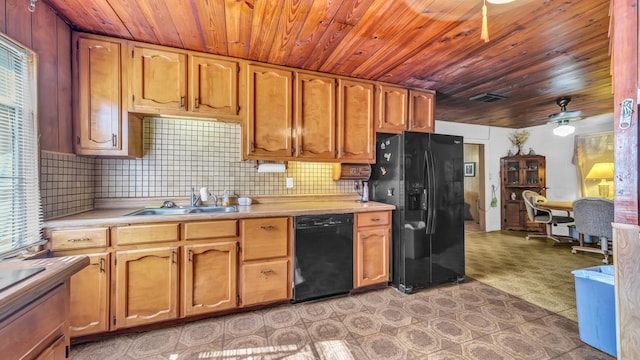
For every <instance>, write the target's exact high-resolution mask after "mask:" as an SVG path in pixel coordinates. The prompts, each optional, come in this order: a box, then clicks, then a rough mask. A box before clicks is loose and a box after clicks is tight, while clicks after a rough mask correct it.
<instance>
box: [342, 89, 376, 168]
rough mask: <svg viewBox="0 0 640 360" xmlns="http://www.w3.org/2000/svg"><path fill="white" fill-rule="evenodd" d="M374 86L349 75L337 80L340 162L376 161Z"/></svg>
mask: <svg viewBox="0 0 640 360" xmlns="http://www.w3.org/2000/svg"><path fill="white" fill-rule="evenodd" d="M373 94H374V86H373V84H372V83H368V82H364V81H355V80H349V79H343V78H341V79H339V80H338V128H337V130H338V131H337V133H338V159H339V160H340V161H341V162H356V163H358V162H359V163H362V162H367V163H373V162H375V133H374V128H373V126H374V124H373V119H374V115H373V113H374V109H373V104H374V99H373Z"/></svg>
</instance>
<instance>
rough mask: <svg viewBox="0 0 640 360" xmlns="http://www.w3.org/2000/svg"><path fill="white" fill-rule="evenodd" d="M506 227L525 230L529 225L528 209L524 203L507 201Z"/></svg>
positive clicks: (505, 209) (505, 208) (505, 205)
mask: <svg viewBox="0 0 640 360" xmlns="http://www.w3.org/2000/svg"><path fill="white" fill-rule="evenodd" d="M503 219H504V225H505V228H507V229H512V230H524V229H525V228H526V224H527V215H526V209H524V203H523V202H522V201H511V200H509V201H506V202H505V204H504V216H503Z"/></svg>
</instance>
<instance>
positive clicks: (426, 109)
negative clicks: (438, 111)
mask: <svg viewBox="0 0 640 360" xmlns="http://www.w3.org/2000/svg"><path fill="white" fill-rule="evenodd" d="M434 110H435V95H434V94H433V93H432V92H427V91H419V90H409V130H411V131H419V132H428V133H432V132H433V131H434V115H433V113H434Z"/></svg>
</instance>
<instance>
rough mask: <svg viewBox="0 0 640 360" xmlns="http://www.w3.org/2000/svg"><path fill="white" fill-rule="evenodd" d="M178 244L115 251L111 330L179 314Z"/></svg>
mask: <svg viewBox="0 0 640 360" xmlns="http://www.w3.org/2000/svg"><path fill="white" fill-rule="evenodd" d="M178 257H179V254H178V247H177V246H170V247H162V248H150V249H141V250H122V251H116V252H115V254H114V265H115V266H114V268H115V275H114V276H115V284H116V285H115V289H114V294H113V304H112V306H113V309H114V311H113V315H112V325H113V328H114V329H120V328H124V327H131V326H136V325H143V324H149V323H153V322H157V321H161V320H169V319H174V318H177V317H178Z"/></svg>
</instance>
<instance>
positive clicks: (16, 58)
mask: <svg viewBox="0 0 640 360" xmlns="http://www.w3.org/2000/svg"><path fill="white" fill-rule="evenodd" d="M0 52H2V53H0V60H4V61H1V62H0V67H2V69H0V70H3V71H0V77H1V78H0V81H4V83H5V85H4V86H5V88H2V89H0V107H2V108H0V158H1V157H2V156H3V154H6V158H5V160H7V161H5V164H3V165H2V166H0V181H1V182H4V184H2V183H0V203H2V206H4V207H6V208H7V209H8V211H7V212H6V213H5V214H4V216H0V258H1V259H6V258H9V257H13V256H16V255H19V254H21V253H24V252H25V251H27V250H28V249H31V248H33V247H37V246H40V245H42V244H44V243H46V240H45V239H43V236H42V232H43V213H42V204H41V197H40V181H39V180H40V150H39V141H38V140H39V134H38V116H37V68H38V66H37V65H38V62H37V54H36V53H35V52H34V51H33V50H31V49H29V48H27V47H26V46H24V45H22V44H20V43H19V42H17V41H15V40H13V39H11V38H10V37H8V36H7V35H5V34H3V33H0ZM5 70H6V71H5ZM3 138H4V139H3ZM3 147H4V149H2V148H3ZM2 150H5V151H4V153H2ZM0 163H1V162H0ZM8 192H10V194H8ZM3 222H4V224H3Z"/></svg>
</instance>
